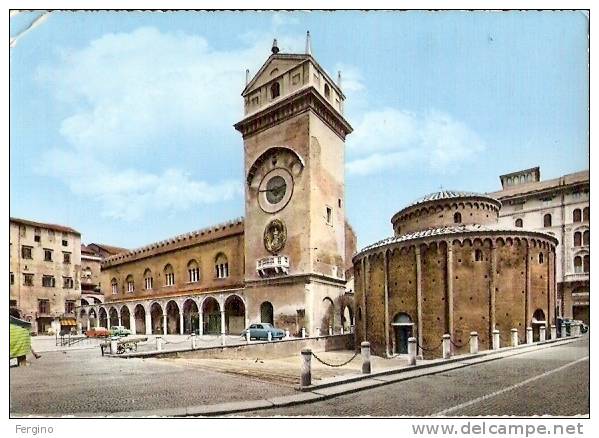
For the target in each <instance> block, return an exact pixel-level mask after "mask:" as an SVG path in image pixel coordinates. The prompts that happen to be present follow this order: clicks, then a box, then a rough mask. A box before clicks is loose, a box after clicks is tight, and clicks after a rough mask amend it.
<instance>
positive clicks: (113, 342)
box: [110, 336, 119, 354]
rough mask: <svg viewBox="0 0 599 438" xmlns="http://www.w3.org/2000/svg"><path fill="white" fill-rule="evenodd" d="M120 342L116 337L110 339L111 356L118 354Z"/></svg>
mask: <svg viewBox="0 0 599 438" xmlns="http://www.w3.org/2000/svg"><path fill="white" fill-rule="evenodd" d="M118 340H119V338H118V337H116V336H112V337H111V338H110V354H116V349H117V344H118Z"/></svg>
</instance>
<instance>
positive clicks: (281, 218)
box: [79, 39, 356, 334]
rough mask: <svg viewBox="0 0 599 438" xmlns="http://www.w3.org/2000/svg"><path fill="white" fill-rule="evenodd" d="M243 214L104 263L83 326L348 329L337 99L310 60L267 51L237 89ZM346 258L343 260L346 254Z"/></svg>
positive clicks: (340, 98) (344, 125) (349, 233)
mask: <svg viewBox="0 0 599 438" xmlns="http://www.w3.org/2000/svg"><path fill="white" fill-rule="evenodd" d="M242 97H243V99H244V110H245V115H244V118H243V119H242V120H241V121H239V122H238V123H237V124H235V129H237V130H238V131H239V132H240V133H241V135H242V138H243V143H244V161H245V163H244V164H245V165H244V169H245V175H244V178H243V181H244V191H245V217H244V218H241V219H237V220H234V221H231V222H228V223H224V224H220V225H217V226H214V227H209V228H206V229H203V230H198V231H194V232H190V233H187V234H183V235H180V236H176V237H174V238H172V239H168V240H166V241H163V242H157V243H154V244H151V245H148V246H145V247H143V248H139V249H135V250H132V251H128V252H125V253H121V254H117V255H114V256H111V257H107V258H106V259H105V260H104V261H103V262H102V274H101V277H102V279H101V285H102V291H103V293H104V297H105V302H104V303H103V304H102V305H88V306H81V308H80V309H79V315H80V318H81V320H82V325H83V326H84V327H91V326H95V325H102V326H106V327H107V326H111V325H124V326H127V327H130V328H131V329H132V330H134V331H135V332H136V333H146V334H150V333H189V332H196V333H200V334H210V333H214V334H236V333H240V332H241V331H242V330H243V329H244V328H245V327H247V326H248V324H250V323H252V322H260V321H262V322H270V323H273V324H275V325H276V326H277V327H279V328H282V329H287V330H289V331H290V332H291V333H295V334H298V333H300V332H301V329H302V328H305V329H306V331H307V333H308V334H313V333H315V332H316V330H317V329H320V330H321V333H322V332H323V330H324V331H325V332H326V331H327V330H328V329H329V327H331V328H332V329H333V330H335V331H336V332H338V331H340V329H341V327H343V328H344V329H345V330H349V329H350V326H351V325H352V323H353V313H352V309H351V302H352V293H347V292H348V291H346V284H347V282H348V278H347V276H346V273H349V274H351V272H352V269H351V267H352V265H351V261H350V258H351V254H352V252H353V251H354V250H355V245H356V237H355V234H354V232H353V230H352V229H351V227H350V226H349V225H348V224H347V223H346V220H345V196H344V195H345V182H344V159H345V158H344V157H345V137H346V135H347V134H349V133H350V132H351V131H352V128H351V126H350V125H349V123H348V122H347V121H346V120H345V118H344V116H343V102H344V100H345V96H344V94H343V92H342V90H341V88H340V77H339V78H338V80H337V82H335V81H333V80H332V79H331V78H330V76H329V75H328V74H327V73H326V72H325V71H324V70H323V69H322V67H321V66H320V65H319V64H318V62H317V61H316V60H315V59H314V58H313V57H312V55H311V53H310V46H309V39H308V40H307V44H306V53H303V54H283V53H279V49H278V47H277V44H276V40H275V43H274V44H273V48H272V54H271V55H270V57H269V58H268V59H267V60H266V62H265V63H264V65H263V66H262V67H261V68H260V70H259V71H258V72H257V73H256V75H255V76H254V77H253V79H250V77H249V74H248V75H247V80H246V87H245V89H244V90H243V92H242ZM348 252H349V254H347V253H348Z"/></svg>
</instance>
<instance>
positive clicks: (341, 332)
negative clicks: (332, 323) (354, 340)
mask: <svg viewBox="0 0 599 438" xmlns="http://www.w3.org/2000/svg"><path fill="white" fill-rule="evenodd" d="M339 334H341V335H342V334H343V326H341V331H340V332H339Z"/></svg>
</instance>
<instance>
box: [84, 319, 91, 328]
mask: <svg viewBox="0 0 599 438" xmlns="http://www.w3.org/2000/svg"><path fill="white" fill-rule="evenodd" d="M85 326H86V327H87V330H89V329H90V326H89V318H87V323H86V324H85Z"/></svg>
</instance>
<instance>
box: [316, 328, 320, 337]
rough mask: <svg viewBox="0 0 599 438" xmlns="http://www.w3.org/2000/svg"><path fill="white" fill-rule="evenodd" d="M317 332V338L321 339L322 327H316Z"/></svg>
mask: <svg viewBox="0 0 599 438" xmlns="http://www.w3.org/2000/svg"><path fill="white" fill-rule="evenodd" d="M315 331H316V337H317V338H320V327H316V329H315Z"/></svg>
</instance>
